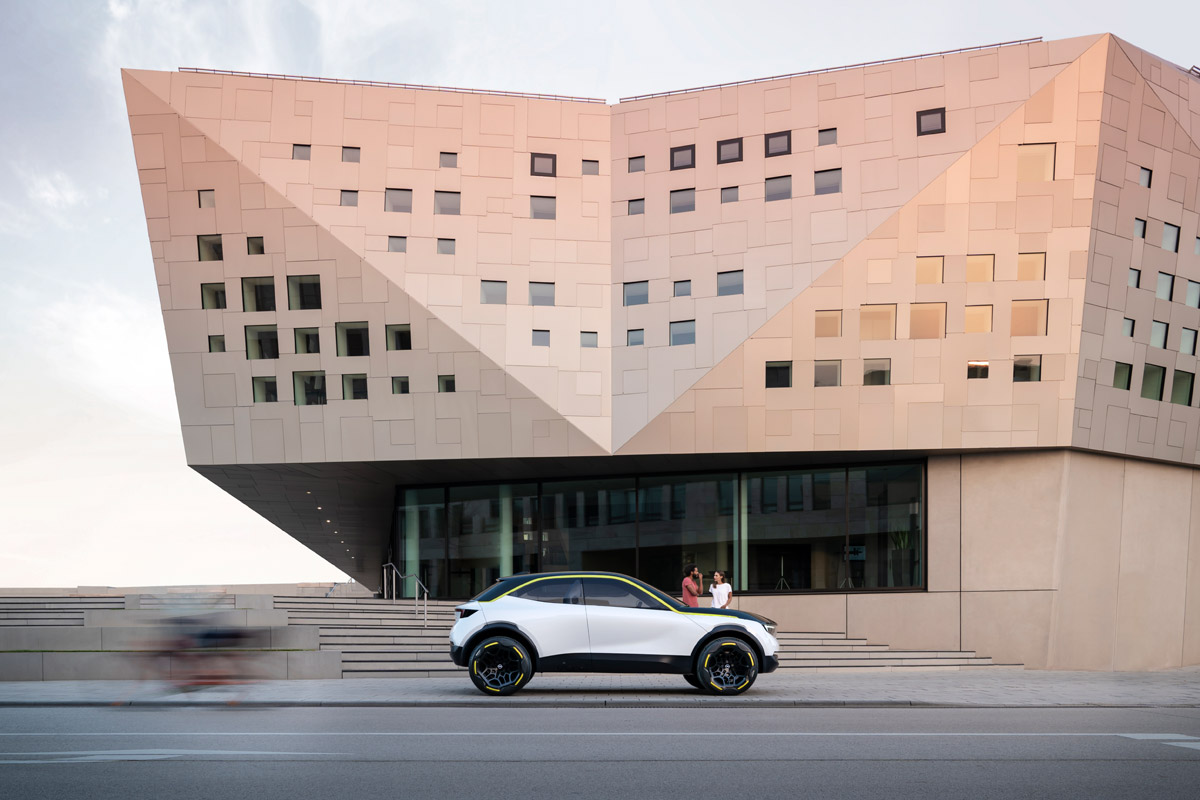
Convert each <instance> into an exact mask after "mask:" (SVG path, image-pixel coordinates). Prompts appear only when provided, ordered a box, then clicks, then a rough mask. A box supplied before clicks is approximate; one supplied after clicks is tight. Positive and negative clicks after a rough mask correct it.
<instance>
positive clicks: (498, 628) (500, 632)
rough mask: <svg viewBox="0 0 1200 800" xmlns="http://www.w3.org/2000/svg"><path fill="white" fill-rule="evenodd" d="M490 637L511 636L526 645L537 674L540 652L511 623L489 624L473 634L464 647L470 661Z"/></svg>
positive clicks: (527, 637) (530, 640) (531, 641)
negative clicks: (478, 648) (481, 644)
mask: <svg viewBox="0 0 1200 800" xmlns="http://www.w3.org/2000/svg"><path fill="white" fill-rule="evenodd" d="M489 636H509V637H511V638H513V639H516V640H517V641H518V642H520V643H521V644H523V645H525V649H526V650H528V651H529V661H530V662H531V663H532V664H533V669H534V671H535V672H536V671H537V667H538V651H537V647H536V646H534V644H533V640H532V639H530V638H529V636H527V635H526V634H525V633H524V632H522V631H521V629H520V628H518V627H517V626H516V625H514V624H513V623H511V622H489V623H488V624H487V625H484V626H483V627H482V628H480V629H479V630H477V631H475V633H473V634H471V638H469V639H467V643H466V644H465V645H463V653H464V654H465V656H464V657H465V658H467V659H469V658H470V657H471V653H473V652H475V648H476V647H478V646H479V642H480V641H481V640H483V639H486V638H488V637H489Z"/></svg>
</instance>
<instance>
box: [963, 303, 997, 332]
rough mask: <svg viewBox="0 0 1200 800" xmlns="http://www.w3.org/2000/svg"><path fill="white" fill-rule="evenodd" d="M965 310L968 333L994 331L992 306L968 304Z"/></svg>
mask: <svg viewBox="0 0 1200 800" xmlns="http://www.w3.org/2000/svg"><path fill="white" fill-rule="evenodd" d="M965 311H966V314H965V324H966V332H967V333H991V332H992V307H991V306H967V307H966V309H965Z"/></svg>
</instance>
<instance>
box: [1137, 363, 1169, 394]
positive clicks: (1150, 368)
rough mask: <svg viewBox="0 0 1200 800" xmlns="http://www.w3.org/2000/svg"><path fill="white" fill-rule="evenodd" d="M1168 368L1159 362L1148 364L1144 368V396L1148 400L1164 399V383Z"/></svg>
mask: <svg viewBox="0 0 1200 800" xmlns="http://www.w3.org/2000/svg"><path fill="white" fill-rule="evenodd" d="M1166 379H1167V370H1166V369H1165V368H1164V367H1160V366H1159V365H1158V364H1147V365H1146V367H1145V369H1143V370H1142V397H1144V398H1146V399H1147V400H1162V398H1163V384H1164V383H1166Z"/></svg>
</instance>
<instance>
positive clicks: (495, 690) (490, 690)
mask: <svg viewBox="0 0 1200 800" xmlns="http://www.w3.org/2000/svg"><path fill="white" fill-rule="evenodd" d="M483 688H485V689H487V690H488V691H489V692H499V691H500V690H499V689H493V688H492V687H490V686H485V687H483Z"/></svg>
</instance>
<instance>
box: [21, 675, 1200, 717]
mask: <svg viewBox="0 0 1200 800" xmlns="http://www.w3.org/2000/svg"><path fill="white" fill-rule="evenodd" d="M229 704H238V705H246V706H442V707H456V706H457V707H461V706H483V707H489V708H494V707H498V706H512V707H526V708H528V707H534V708H536V707H606V706H607V707H614V708H629V707H662V706H671V707H676V706H708V705H719V706H722V707H739V706H740V707H752V708H779V707H792V708H794V707H837V706H881V707H886V706H928V707H965V708H979V707H983V708H1005V707H1012V708H1058V707H1072V706H1097V707H1139V706H1157V707H1164V706H1174V707H1191V708H1200V667H1189V668H1185V669H1178V670H1170V671H1167V672H1140V673H1135V672H1117V673H1112V672H1039V671H1026V670H1021V669H980V670H963V671H957V672H903V673H899V672H893V673H861V672H860V673H828V672H820V673H800V674H797V673H791V674H788V673H782V674H781V673H774V674H771V675H763V676H760V677H759V679H758V681H757V682H756V683H755V685H754V687H753V688H752V689H751V690H750V691H749V692H747V693H746V694H744V695H740V696H738V697H732V698H719V697H712V696H709V695H704V694H701V693H699V692H697V691H696V690H694V689H692V688H691V687H689V686H688V685H687V684H686V683H684V681H683V678H682V677H679V676H676V675H538V676H536V677H535V678H534V679H533V681H532V682H531V683H530V686H529V688H528V689H525V690H522V691H521V692H519V693H517V694H515V695H512V696H511V697H503V698H501V697H485V696H483V695H481V694H479V692H477V691H476V690H475V688H474V686H472V685H471V682H470V681H469V680H468V679H467V676H466V673H465V672H464V673H463V674H462V676H461V677H455V678H399V679H347V680H312V681H262V682H259V683H253V684H246V685H238V686H222V687H210V688H205V689H202V690H198V691H192V692H179V691H177V690H175V689H174V688H172V687H170V686H168V685H165V684H160V683H157V682H135V681H47V682H11V683H0V707H5V706H8V707H13V706H58V705H67V706H109V705H134V706H159V705H214V706H219V705H229Z"/></svg>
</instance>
